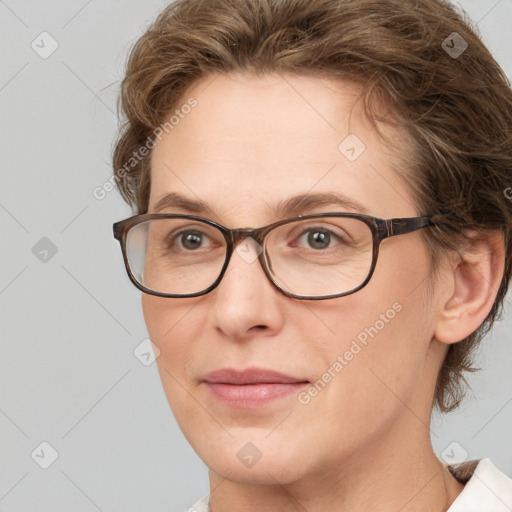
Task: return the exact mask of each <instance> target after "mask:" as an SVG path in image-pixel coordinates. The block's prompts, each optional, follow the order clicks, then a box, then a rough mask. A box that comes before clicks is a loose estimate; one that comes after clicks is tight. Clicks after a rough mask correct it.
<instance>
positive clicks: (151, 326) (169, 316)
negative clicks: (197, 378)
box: [142, 294, 203, 402]
mask: <svg viewBox="0 0 512 512" xmlns="http://www.w3.org/2000/svg"><path fill="white" fill-rule="evenodd" d="M197 302H198V299H197V298H195V299H179V300H177V301H174V299H166V298H162V297H155V296H151V295H147V294H143V296H142V310H143V313H144V320H145V322H146V326H147V330H148V333H149V337H150V339H151V341H152V342H153V343H154V344H155V345H156V346H157V347H158V349H159V350H160V355H159V356H158V358H157V360H156V362H157V366H158V370H159V372H160V376H161V378H162V383H163V386H164V391H165V393H166V395H167V398H168V400H169V401H170V402H171V401H172V398H173V397H174V396H175V395H176V390H178V389H181V388H183V387H188V386H187V381H188V380H189V377H188V375H187V370H188V369H189V368H190V362H191V361H192V360H193V354H194V350H197V349H196V344H197V342H198V341H197V340H200V339H201V330H202V328H203V324H202V323H201V322H199V321H194V317H195V312H194V308H195V306H196V304H197Z"/></svg>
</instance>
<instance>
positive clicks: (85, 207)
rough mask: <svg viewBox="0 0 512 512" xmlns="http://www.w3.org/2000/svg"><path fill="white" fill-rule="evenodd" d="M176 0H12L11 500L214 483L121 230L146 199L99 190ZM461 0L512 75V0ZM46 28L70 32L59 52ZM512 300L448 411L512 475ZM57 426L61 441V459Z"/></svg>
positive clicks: (1, 433) (7, 122)
mask: <svg viewBox="0 0 512 512" xmlns="http://www.w3.org/2000/svg"><path fill="white" fill-rule="evenodd" d="M165 4H166V2H162V1H157V0H150V1H146V2H144V3H143V2H138V1H135V0H122V1H121V0H108V1H106V0H102V1H100V0H89V1H87V0H68V1H66V2H64V1H56V0H53V1H48V0H46V1H45V2H36V1H35V0H34V1H16V0H6V1H1V0H0V38H1V44H0V52H1V57H0V62H1V67H0V105H1V113H2V115H1V118H0V126H1V133H0V144H1V159H0V169H1V187H0V226H1V233H2V251H1V252H0V254H1V256H0V261H1V267H0V268H1V271H0V315H1V326H2V337H1V357H0V511H3V512H18V511H33V510H38V511H40V512H46V511H48V512H49V511H52V512H56V511H60V510H73V511H77V512H78V511H80V512H81V511H83V512H94V511H95V510H101V511H104V512H107V511H111V512H117V511H119V512H121V511H123V512H131V511H138V510H144V512H152V511H154V512H157V511H169V512H172V511H178V510H183V509H184V508H186V507H187V506H189V505H191V504H192V502H194V501H195V500H196V499H197V498H199V497H200V496H202V495H203V494H204V493H206V492H207V489H208V484H207V482H208V479H207V472H206V469H205V467H204V466H203V464H202V463H201V461H200V459H199V458H198V457H197V455H196V454H195V453H194V452H193V450H192V449H191V448H190V447H189V446H188V444H187V442H186V441H185V439H184V437H183V435H182V434H181V432H180V431H179V429H178V428H177V426H176V424H175V422H174V419H173V417H172V414H171V412H170V410H169V407H168V404H167V401H166V398H165V395H164V393H163V390H162V388H161V384H160V380H159V376H158V373H157V369H156V366H155V364H152V365H149V366H145V365H144V364H142V363H141V362H140V360H139V359H137V358H136V357H135V356H134V354H133V351H134V349H135V347H137V346H138V345H139V344H140V343H141V342H142V341H143V340H144V339H145V338H146V337H147V333H146V329H145V325H144V322H143V317H142V313H141V307H140V293H139V292H138V291H137V290H136V289H135V288H134V287H133V286H132V285H131V283H129V281H128V278H127V276H126V275H125V270H124V267H123V265H122V259H121V253H120V250H119V247H118V245H117V242H115V241H114V239H113V238H112V235H111V225H112V222H114V221H116V220H119V219H121V218H124V217H127V216H129V215H131V211H130V209H129V208H128V206H127V205H125V204H124V203H123V202H122V200H121V199H120V197H119V196H118V194H117V192H116V191H113V192H110V193H108V194H107V196H106V197H105V198H104V199H103V200H97V199H95V197H94V196H93V193H92V191H93V189H94V188H95V187H97V186H101V185H102V184H103V183H104V182H105V181H106V180H107V179H108V178H109V177H110V174H111V169H110V156H111V150H112V143H113V140H114V138H115V134H116V129H117V119H116V115H115V111H116V108H115V101H116V95H117V91H118V84H119V80H120V78H121V77H122V72H123V66H124V62H125V58H126V54H127V51H128V49H129V48H130V46H131V45H132V44H133V42H134V41H135V40H136V38H137V37H138V36H140V35H141V33H142V32H143V30H144V27H145V26H146V24H147V23H148V22H150V21H151V20H152V19H153V18H154V17H155V15H156V14H157V13H158V12H159V11H160V10H161V8H162V7H163V6H164V5H165ZM460 4H461V5H462V6H463V7H464V8H465V9H466V10H467V11H468V12H469V14H470V15H471V17H472V18H473V19H474V20H475V21H477V22H478V26H479V28H480V30H481V33H482V34H483V37H484V40H485V42H486V43H487V44H488V46H489V47H490V49H491V51H492V52H493V53H494V55H495V56H496V58H497V59H498V61H499V62H500V63H501V65H502V67H503V68H504V70H505V72H506V73H507V74H508V76H509V77H510V76H512V54H511V53H510V47H511V44H512V39H511V37H512V36H511V34H510V26H511V25H512V0H501V1H496V0H491V1H482V0H480V1H476V0H474V1H473V0H472V1H462V2H460ZM43 31H46V32H48V33H49V34H50V35H51V38H53V40H55V41H56V42H57V43H58V48H57V50H56V51H55V52H54V53H53V54H52V55H50V56H49V57H47V58H42V57H41V56H40V54H41V52H43V51H49V49H51V45H52V44H56V43H53V41H52V40H51V39H50V38H49V37H48V36H39V35H40V34H41V33H42V32H43ZM41 38H43V39H44V40H43V42H41ZM34 40H35V43H34V45H36V44H38V45H39V47H38V46H36V49H37V51H38V52H40V53H37V52H36V50H34V49H33V48H32V46H31V45H32V41H34ZM43 45H44V48H43ZM510 185H511V186H512V175H511V183H510ZM43 237H46V238H47V239H48V240H49V241H51V242H49V241H48V240H43V241H41V239H42V238H43ZM34 246H35V249H34ZM55 248H56V249H57V252H56V253H55V254H53V252H54V251H55ZM45 250H47V251H48V253H45V252H44V251H45ZM41 258H43V261H41ZM44 258H46V260H44ZM511 309H512V308H511V304H510V297H509V302H507V307H506V310H505V319H504V320H503V321H502V322H499V323H498V324H497V325H496V326H495V329H494V332H493V334H492V335H491V336H488V337H487V338H486V340H485V343H484V344H483V345H482V348H481V350H480V352H479V358H478V359H479V361H478V362H479V364H480V365H481V366H483V368H484V370H483V371H482V372H480V373H478V374H475V375H473V376H470V382H471V385H472V387H473V391H472V393H470V394H469V395H468V398H467V400H466V402H465V403H464V405H463V406H462V407H461V409H460V410H459V411H458V412H457V413H452V414H450V415H449V416H447V417H439V416H436V417H435V418H434V421H433V427H432V441H433V444H434V447H435V449H436V451H437V453H438V454H439V455H441V454H442V453H450V454H455V456H456V457H459V458H464V457H466V456H467V457H469V458H481V457H490V458H491V460H493V462H494V463H495V464H496V465H497V466H498V467H499V468H500V469H502V470H503V471H505V472H506V473H508V474H509V475H512V457H511V451H512V448H511V446H512V443H511V440H510V433H511V432H512V386H511V377H510V374H511V372H510V370H511V367H512V366H511V363H512V344H511V343H510V336H511V330H512V316H511V315H510V312H511ZM43 441H46V442H48V443H49V444H50V445H51V446H52V447H53V448H54V449H55V450H57V452H58V454H59V455H58V458H57V459H56V461H55V462H54V463H53V464H52V465H51V466H50V467H49V468H48V469H42V468H41V467H40V464H44V463H45V460H46V462H49V461H50V457H51V452H50V451H49V449H48V448H44V446H43V448H40V447H39V445H40V443H41V442H43ZM454 442H456V443H457V444H453V443H454ZM38 447H39V448H38ZM447 447H448V448H447ZM41 449H42V451H41ZM34 450H35V455H33V456H31V454H32V453H33V452H34ZM38 453H39V456H38V455H37V454H38ZM45 458H46V459H45Z"/></svg>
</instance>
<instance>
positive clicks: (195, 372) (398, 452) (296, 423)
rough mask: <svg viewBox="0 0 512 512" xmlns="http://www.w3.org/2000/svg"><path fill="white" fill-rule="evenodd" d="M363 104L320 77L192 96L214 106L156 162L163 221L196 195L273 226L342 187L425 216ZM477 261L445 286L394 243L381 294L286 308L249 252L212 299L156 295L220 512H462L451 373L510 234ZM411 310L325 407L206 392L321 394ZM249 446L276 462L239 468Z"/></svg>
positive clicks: (227, 80)
mask: <svg viewBox="0 0 512 512" xmlns="http://www.w3.org/2000/svg"><path fill="white" fill-rule="evenodd" d="M359 93H360V91H359V90H358V88H357V87H356V86H354V85H350V84H348V83H343V82H341V83H340V82H336V83H335V82H333V81H328V80H325V79H319V78H312V77H306V76H301V77H298V76H288V75H285V76H280V75H277V74H274V75H265V76H254V75H250V74H242V73H239V74H230V75H214V76H208V77H205V78H204V79H202V80H201V81H199V82H197V83H195V84H194V86H193V87H192V88H191V89H190V91H189V92H188V93H187V95H186V97H185V99H184V102H185V101H186V100H187V99H188V98H189V97H194V98H196V99H197V101H198V105H197V107H196V108H195V109H194V110H193V111H192V112H191V113H190V114H189V115H188V116H186V117H185V118H184V119H183V120H181V121H180V123H179V124H178V125H176V126H175V127H174V129H173V130H172V131H170V132H169V133H168V134H166V135H164V137H163V138H162V140H161V141H159V142H158V143H157V145H156V147H155V149H154V150H153V153H152V171H151V172H152V175H151V179H152V183H151V193H150V204H149V212H153V211H154V205H155V204H156V202H157V201H158V200H159V199H160V198H162V197H163V196H164V195H165V194H167V193H170V192H178V193H180V194H182V195H185V196H187V197H188V198H190V199H192V200H198V199H200V200H202V201H204V202H205V203H207V205H208V207H209V209H208V210H207V211H205V212H203V213H202V214H200V215H201V216H203V217H206V218H210V219H212V220H215V221H217V222H219V223H221V224H223V225H225V226H227V227H231V228H234V227H260V226H264V225H267V224H270V223H272V222H274V221H277V220H279V218H276V217H275V216H273V215H272V213H271V206H272V205H274V204H276V203H277V202H279V201H281V200H284V199H286V198H288V197H290V196H293V195H296V194H303V193H318V192H331V191H337V192H342V193H344V194H345V195H347V196H348V197H350V198H353V199H356V200H357V201H359V202H360V203H362V204H363V205H364V206H365V208H366V209H367V211H368V213H369V214H370V215H374V216H377V217H381V218H393V217H412V216H416V215H418V211H417V209H416V208H415V206H414V205H415V202H414V199H413V197H412V196H411V193H410V191H409V190H408V188H407V185H406V184H405V183H404V182H403V181H402V179H401V178H400V176H399V175H398V174H397V172H396V171H395V169H394V168H393V158H392V155H391V154H390V152H389V151H388V150H387V149H386V147H385V146H384V145H383V143H382V142H381V140H380V139H379V138H378V137H377V135H376V133H375V131H374V130H373V129H372V127H371V124H370V123H369V122H368V121H367V120H366V119H365V117H364V115H363V113H362V110H361V108H360V103H358V102H357V98H358V95H359ZM349 115H350V119H349ZM383 129H384V130H388V131H387V133H388V134H390V135H391V136H393V137H395V139H398V138H400V134H399V133H392V132H391V131H389V130H390V128H389V127H384V128H383ZM349 133H354V134H356V135H357V137H358V138H359V139H361V140H362V141H363V142H364V144H365V146H366V150H365V151H364V152H363V153H362V154H361V155H360V156H359V157H358V158H357V159H356V160H355V161H353V162H351V161H349V160H348V159H347V158H345V156H344V155H343V154H342V153H341V152H340V151H339V150H338V145H339V144H340V142H341V141H343V139H344V138H345V137H346V136H347V135H348V134H349ZM404 151H405V152H406V148H405V149H404ZM405 154H406V153H405ZM164 211H165V212H169V213H188V212H187V211H185V210H182V209H180V208H176V207H172V208H167V209H165V210H164ZM328 211H348V210H346V209H344V208H342V207H340V206H338V205H325V206H322V207H317V208H315V209H313V210H307V211H303V212H301V213H303V214H307V213H320V212H328ZM469 249H470V251H468V253H467V255H466V254H463V257H462V258H459V257H451V258H447V259H446V261H445V262H444V264H443V266H442V267H441V271H440V279H439V280H438V281H436V282H435V283H434V282H433V276H432V274H431V265H430V260H429V257H428V253H427V248H426V246H425V243H424V241H423V237H422V235H421V234H420V233H419V232H415V233H411V234H407V235H403V236H397V237H393V238H390V239H387V240H385V241H384V242H383V243H382V245H381V250H380V255H379V260H378V263H377V267H376V270H375V273H374V275H373V277H372V279H371V281H370V282H369V284H368V285H366V287H365V288H363V289H362V290H360V291H358V292H357V293H354V294H352V295H349V296H346V297H340V298H336V299H329V300H322V301H300V300H295V299H291V298H288V297H286V296H284V295H282V294H280V293H279V292H278V291H277V290H276V289H275V288H274V287H273V286H272V284H271V283H270V282H269V281H268V280H267V278H266V277H265V275H264V272H263V270H262V268H261V266H260V265H259V263H258V261H257V260H256V261H255V262H252V263H247V262H246V261H245V260H244V259H243V258H242V257H241V256H240V255H239V254H238V253H236V252H235V253H234V255H233V258H232V260H231V262H230V265H229V267H228V271H227V273H226V275H225V276H224V278H223V280H222V282H221V283H220V285H219V286H218V287H217V288H216V289H215V290H213V291H212V292H210V293H209V294H207V295H205V296H202V297H196V298H189V299H166V298H159V297H154V296H150V295H146V294H143V297H142V305H143V312H144V317H145V321H146V324H147V327H148V331H149V334H150V337H151V339H152V341H153V342H154V343H155V344H156V345H157V346H158V347H159V349H160V351H161V354H160V356H159V357H158V359H157V364H158V369H159V372H160V376H161V379H162V383H163V386H164V390H165V393H166V396H167V398H168V401H169V404H170V406H171V408H172V410H173V413H174V415H175V417H176V420H177V421H178V424H179V426H180V427H181V429H182V430H183V432H184V434H185V436H186V437H187V439H188V441H189V442H190V444H191V445H192V447H193V448H194V449H195V450H196V452H197V453H198V454H199V456H200V457H201V458H202V459H203V461H204V462H205V463H206V465H207V466H208V467H209V469H210V484H211V490H212V494H211V497H210V500H211V507H212V510H213V511H214V512H227V511H232V510H243V511H248V512H249V511H253V510H254V511H256V510H280V511H284V512H287V511H292V510H307V511H308V512H317V511H321V510H322V511H324V510H339V511H356V510H357V511H361V510H375V509H376V508H378V510H379V511H381V512H386V511H393V512H396V511H397V510H401V511H402V512H406V511H413V510H414V511H415V512H418V511H441V510H445V509H446V508H447V506H448V505H449V504H450V503H452V502H453V500H454V499H455V498H456V497H457V495H458V494H459V493H460V492H461V490H462V485H460V484H459V483H458V482H457V481H456V480H455V479H454V478H453V477H452V476H451V475H450V473H449V472H448V471H447V469H446V467H445V466H443V464H442V463H441V462H440V461H439V460H438V459H437V457H436V456H435V454H434V452H433V450H432V446H431V443H430V432H429V422H430V415H431V410H432V399H433V393H434V389H435V382H436V377H437V374H438V372H439V369H440V366H441V363H442V359H443V357H444V354H445V352H446V350H447V347H448V345H449V344H450V343H455V342H457V341H459V340H461V339H463V338H464V337H465V336H467V335H468V334H470V333H471V332H473V331H474V330H475V329H476V328H477V327H478V325H480V323H481V322H482V321H483V320H484V318H485V316H486V315H487V313H488V311H489V310H490V308H491V306H492V303H493V300H494V297H495V293H496V290H497V289H498V285H499V280H500V278H501V275H502V272H503V244H502V241H501V239H500V238H499V237H498V236H494V237H493V236H489V237H487V238H485V239H484V240H475V242H474V243H473V244H472V245H471V247H470V248H469ZM432 284H434V286H432ZM395 303H399V304H400V305H401V306H402V309H401V311H400V312H399V313H397V314H396V316H395V318H394V319H393V320H391V321H389V322H388V323H386V325H385V327H384V328H383V329H382V330H380V331H379V333H378V335H377V336H375V338H373V339H369V342H368V345H367V346H366V347H364V348H363V349H362V350H361V351H360V352H359V353H358V354H357V356H355V357H354V358H353V359H352V360H351V361H350V362H349V363H348V364H347V365H346V366H345V367H344V368H343V370H342V371H341V372H339V373H338V374H336V377H335V378H333V379H332V380H331V382H329V383H328V385H326V386H325V388H324V389H322V391H321V392H320V393H318V395H317V396H315V397H313V398H312V399H311V401H310V403H309V404H307V405H303V404H301V403H299V401H298V400H297V396H296V394H293V393H292V394H291V395H289V396H287V397H285V398H283V399H280V400H277V401H274V402H272V403H271V404H269V405H267V406H265V407H260V408H256V409H238V408H234V407H229V406H227V405H225V404H223V403H221V402H219V401H218V400H217V399H216V398H214V397H213V396H212V394H211V393H210V392H209V389H207V387H206V386H205V385H204V383H201V379H202V377H203V376H204V375H205V374H206V373H208V372H211V371H213V370H217V369H220V368H226V367H231V368H237V369H243V368H247V367H250V366H258V367H263V368H268V369H273V370H277V371H280V372H283V373H286V374H289V375H293V376H300V377H301V378H302V379H305V380H308V381H310V382H315V381H316V380H317V379H319V378H320V377H321V376H322V374H324V373H325V372H326V371H327V369H328V368H329V367H332V365H333V363H334V362H335V361H336V359H337V357H338V355H340V354H344V353H345V351H346V350H348V349H349V348H350V345H351V343H352V340H354V339H355V337H356V336H357V335H358V334H359V333H360V332H361V331H362V330H364V328H365V327H368V326H370V325H374V324H375V322H376V320H378V319H379V318H380V315H381V314H383V313H385V312H386V310H388V309H389V308H391V307H392V305H393V304H395ZM247 442H251V443H253V444H254V445H255V446H256V447H257V448H258V450H259V451H260V452H261V454H262V457H261V459H260V460H259V461H258V462H257V463H256V464H255V465H254V466H252V467H250V468H249V467H246V466H245V465H244V464H242V463H241V461H240V460H239V458H238V457H237V452H238V451H239V450H240V449H241V448H242V447H243V446H244V445H245V444H246V443H247ZM253 484H258V485H253Z"/></svg>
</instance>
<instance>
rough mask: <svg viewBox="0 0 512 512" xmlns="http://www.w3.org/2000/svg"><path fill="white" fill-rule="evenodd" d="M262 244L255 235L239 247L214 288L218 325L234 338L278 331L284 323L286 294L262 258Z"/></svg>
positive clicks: (216, 324)
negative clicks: (270, 277) (273, 281)
mask: <svg viewBox="0 0 512 512" xmlns="http://www.w3.org/2000/svg"><path fill="white" fill-rule="evenodd" d="M261 250H262V248H261V247H260V245H259V244H258V243H257V242H255V241H254V240H253V239H252V238H250V237H249V238H246V239H244V240H241V241H240V242H239V243H238V244H237V245H236V247H235V250H234V252H233V254H232V256H231V260H230V262H229V265H228V267H227V269H226V272H225V274H224V276H223V278H222V281H221V282H220V284H219V285H218V286H217V288H216V289H215V290H213V291H212V295H213V299H214V301H215V302H214V306H213V308H212V310H211V315H212V321H213V323H214V324H215V327H216V328H217V329H218V330H220V331H221V332H222V333H223V334H224V335H225V336H227V337H229V338H231V339H233V340H238V341H241V340H244V339H249V338H251V337H254V336H262V335H264V336H270V335H274V334H276V333H277V332H279V331H280V330H281V329H282V326H283V323H284V316H283V307H282V306H283V300H285V301H286V300H290V299H289V298H288V297H285V296H284V295H282V294H281V293H280V292H279V291H278V290H276V289H275V288H274V286H273V285H272V284H271V283H270V281H269V280H268V278H267V276H266V275H265V272H264V270H263V268H262V267H261V265H260V262H259V260H258V255H259V254H260V253H261Z"/></svg>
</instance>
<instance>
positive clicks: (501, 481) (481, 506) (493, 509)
mask: <svg viewBox="0 0 512 512" xmlns="http://www.w3.org/2000/svg"><path fill="white" fill-rule="evenodd" d="M466 478H469V480H468V481H467V483H466V484H465V486H464V489H463V490H462V492H461V493H460V494H459V496H458V497H457V499H456V500H455V501H454V502H453V503H452V506H451V507H450V508H449V509H448V512H512V479H510V478H509V477H508V476H507V475H505V473H503V472H501V471H500V470H499V469H498V468H496V466H494V464H493V463H492V462H491V461H490V460H489V459H481V460H480V461H479V462H478V465H477V466H476V469H475V470H474V472H473V473H472V474H471V475H467V476H466ZM208 501H209V499H208V496H205V497H204V498H203V499H201V500H199V501H197V502H196V503H194V505H193V506H192V507H190V508H188V509H187V510H186V512H211V511H210V506H209V504H208Z"/></svg>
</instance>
